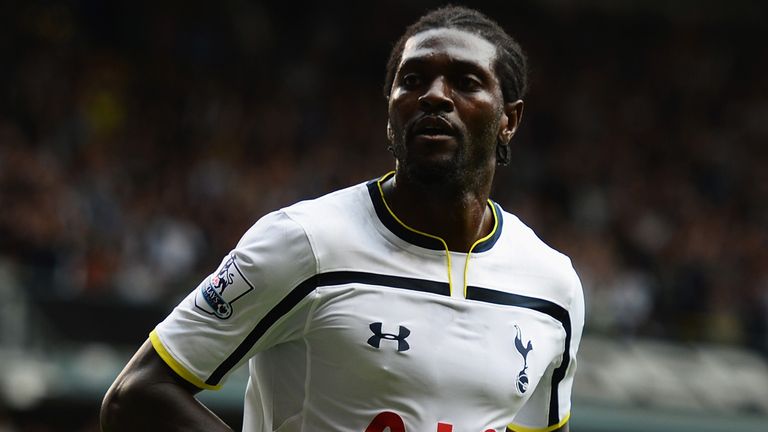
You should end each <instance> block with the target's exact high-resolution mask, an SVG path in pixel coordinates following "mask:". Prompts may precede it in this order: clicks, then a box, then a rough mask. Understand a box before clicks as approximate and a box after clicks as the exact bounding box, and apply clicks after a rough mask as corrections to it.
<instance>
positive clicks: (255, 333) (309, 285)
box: [205, 271, 451, 386]
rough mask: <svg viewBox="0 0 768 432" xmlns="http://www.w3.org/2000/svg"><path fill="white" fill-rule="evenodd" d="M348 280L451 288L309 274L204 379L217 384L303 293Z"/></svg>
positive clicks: (441, 289) (441, 285) (439, 287)
mask: <svg viewBox="0 0 768 432" xmlns="http://www.w3.org/2000/svg"><path fill="white" fill-rule="evenodd" d="M347 283H362V284H366V285H379V286H385V287H390V288H401V289H407V290H411V291H418V292H425V293H431V294H439V295H444V296H447V297H450V295H451V289H450V286H449V285H448V283H446V282H436V281H430V280H425V279H415V278H407V277H401V276H390V275H382V274H376V273H365V272H354V271H338V272H329V273H320V274H317V275H314V276H312V277H310V278H309V279H307V280H305V281H304V282H302V283H300V284H299V285H298V286H297V287H296V288H294V289H293V290H291V292H290V293H288V295H287V296H286V297H285V298H283V299H282V300H281V301H280V303H278V304H277V305H276V306H275V307H273V308H272V309H271V310H270V311H269V312H267V314H266V315H265V316H264V318H262V319H261V321H259V322H258V323H257V324H256V327H254V329H253V330H251V332H250V333H248V336H246V337H245V339H244V340H243V342H241V343H240V345H238V346H237V348H235V350H234V351H233V352H232V354H230V355H229V357H227V358H226V359H225V360H224V361H223V362H222V363H221V364H220V365H219V367H217V368H216V370H214V371H213V373H212V374H211V376H210V377H208V379H207V380H206V381H205V383H206V384H208V385H211V386H215V385H218V384H219V382H220V381H221V379H222V378H224V375H226V374H227V372H229V371H230V370H231V369H232V368H234V367H235V366H236V365H237V364H238V363H239V362H240V360H242V359H243V357H245V355H246V354H248V351H250V350H251V348H252V347H253V346H254V345H255V344H256V342H258V340H259V339H261V337H262V336H263V335H264V333H266V332H267V330H269V328H270V327H272V325H273V324H274V323H275V322H277V320H279V319H280V318H281V317H283V316H284V315H285V314H287V313H288V312H290V311H291V309H293V308H294V307H296V305H297V304H299V302H301V301H302V300H303V299H304V298H305V297H306V296H308V295H309V294H310V293H311V292H312V291H314V290H315V289H316V288H317V287H321V286H333V285H343V284H347Z"/></svg>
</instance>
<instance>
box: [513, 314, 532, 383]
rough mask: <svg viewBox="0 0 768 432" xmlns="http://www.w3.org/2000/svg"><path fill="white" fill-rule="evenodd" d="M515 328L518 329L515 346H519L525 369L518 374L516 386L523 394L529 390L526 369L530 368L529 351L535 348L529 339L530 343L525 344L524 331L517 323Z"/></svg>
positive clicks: (518, 349)
mask: <svg viewBox="0 0 768 432" xmlns="http://www.w3.org/2000/svg"><path fill="white" fill-rule="evenodd" d="M515 330H516V331H517V334H516V335H515V348H517V351H518V352H519V353H520V355H521V356H523V370H521V371H520V373H518V374H517V383H516V386H515V387H517V391H518V392H519V393H520V394H521V395H522V394H525V392H526V391H528V384H529V380H528V374H527V373H526V371H527V370H528V353H529V352H530V351H532V350H533V344H532V343H531V341H530V340H529V341H528V345H523V336H522V332H521V331H520V327H518V326H517V324H515Z"/></svg>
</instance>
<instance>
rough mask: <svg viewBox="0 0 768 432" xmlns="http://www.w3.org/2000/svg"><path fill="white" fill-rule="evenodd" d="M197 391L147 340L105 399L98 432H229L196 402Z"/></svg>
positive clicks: (227, 427) (229, 431)
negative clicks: (99, 431) (100, 431)
mask: <svg viewBox="0 0 768 432" xmlns="http://www.w3.org/2000/svg"><path fill="white" fill-rule="evenodd" d="M198 392H200V389H199V388H197V387H195V386H194V385H192V384H191V383H189V382H187V381H185V380H184V379H183V378H181V377H179V376H178V375H177V374H176V373H175V372H174V371H173V370H171V368H170V367H168V365H166V364H165V362H164V361H163V359H161V358H160V356H159V355H158V354H157V353H156V352H155V349H154V348H153V347H152V344H151V342H150V341H149V340H147V341H146V342H144V344H143V345H142V346H141V348H139V350H138V351H137V352H136V354H135V355H134V356H133V358H132V359H131V361H130V362H128V364H127V365H126V366H125V369H123V371H122V372H120V375H118V377H117V379H115V382H114V383H112V386H111V387H110V388H109V390H108V391H107V394H106V396H104V401H103V402H102V405H101V414H100V420H101V430H102V431H104V432H121V431H168V432H172V431H184V432H194V431H206V432H218V431H222V432H224V431H226V432H231V431H232V429H231V428H230V427H229V426H227V425H226V424H225V423H224V422H223V421H221V419H219V418H218V417H217V416H216V415H215V414H214V413H212V412H211V411H210V410H209V409H208V408H206V407H205V405H203V404H201V403H200V402H199V401H198V400H197V399H195V394H197V393H198Z"/></svg>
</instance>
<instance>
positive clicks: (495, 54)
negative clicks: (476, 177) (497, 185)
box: [384, 6, 527, 176]
mask: <svg viewBox="0 0 768 432" xmlns="http://www.w3.org/2000/svg"><path fill="white" fill-rule="evenodd" d="M526 86H527V79H526V62H525V56H524V54H523V53H522V51H521V49H520V47H519V45H518V44H517V43H516V42H515V41H514V40H513V39H512V38H511V37H510V36H509V35H507V34H506V33H505V32H504V30H503V29H502V28H501V27H500V26H499V25H498V24H496V23H495V22H493V21H492V20H490V19H489V18H487V17H486V16H485V15H483V14H481V13H479V12H477V11H474V10H471V9H466V8H462V7H453V6H449V7H445V8H441V9H437V10H435V11H433V12H430V13H428V14H427V15H425V16H423V17H422V18H421V19H419V21H417V22H416V23H415V24H413V25H411V26H410V27H408V29H407V30H406V32H405V34H404V35H403V36H402V37H401V38H400V40H399V41H398V42H397V43H396V44H395V47H394V48H393V50H392V53H391V55H390V58H389V62H388V64H387V75H386V82H385V86H384V92H385V96H386V97H387V98H388V100H389V125H388V136H389V139H390V142H391V144H392V146H393V148H394V152H395V157H396V158H397V160H398V166H400V165H401V164H406V163H410V162H413V159H414V158H418V157H420V156H419V155H421V156H424V155H426V154H427V153H429V157H428V158H427V159H430V160H431V161H432V162H435V163H426V164H421V166H420V167H419V170H422V169H424V168H425V167H426V169H427V170H429V169H434V170H435V172H443V171H449V172H450V171H451V168H455V169H458V170H464V171H468V172H467V173H466V174H467V175H469V176H471V175H473V174H472V172H469V171H473V170H475V171H477V170H482V169H485V168H487V165H488V163H489V162H490V163H491V167H492V165H493V164H496V163H498V164H506V163H507V162H509V152H508V145H509V140H510V139H511V138H512V135H513V134H514V132H515V130H516V128H517V125H518V123H519V121H520V116H521V114H522V101H521V100H520V99H521V98H522V96H523V95H524V94H525V90H526ZM425 131H426V132H425ZM409 158H410V159H409ZM425 160H426V159H425ZM405 168H408V167H405ZM410 168H414V167H410ZM491 175H492V169H491Z"/></svg>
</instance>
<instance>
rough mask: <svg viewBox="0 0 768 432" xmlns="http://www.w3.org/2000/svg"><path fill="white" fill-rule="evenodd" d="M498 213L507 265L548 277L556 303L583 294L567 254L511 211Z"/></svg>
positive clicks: (521, 271)
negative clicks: (556, 299) (501, 219)
mask: <svg viewBox="0 0 768 432" xmlns="http://www.w3.org/2000/svg"><path fill="white" fill-rule="evenodd" d="M501 213H502V217H503V220H504V228H503V234H502V236H503V239H504V241H503V243H504V245H505V246H504V247H505V254H506V258H505V259H508V261H507V265H509V266H511V267H512V268H513V269H514V271H515V272H516V273H522V274H526V275H529V276H531V277H536V278H539V279H541V280H546V281H549V282H550V284H546V285H548V286H549V287H550V288H551V289H553V290H554V292H553V293H552V294H556V297H557V298H558V299H560V301H559V302H558V303H562V304H563V305H566V304H571V303H572V302H573V300H574V299H575V297H581V296H583V293H582V287H581V282H580V281H579V277H578V275H577V273H576V270H575V268H574V266H573V263H572V261H571V258H570V257H569V256H567V255H566V254H564V253H562V252H560V251H558V250H556V249H555V248H553V247H552V246H550V245H549V244H547V243H546V242H545V241H544V240H542V239H541V238H540V237H539V236H538V235H537V234H536V233H535V232H534V230H533V229H532V228H531V227H529V226H528V225H526V224H525V223H524V222H523V221H521V220H520V219H519V218H518V217H517V216H515V215H514V214H512V213H509V212H507V211H504V210H502V211H501Z"/></svg>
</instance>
